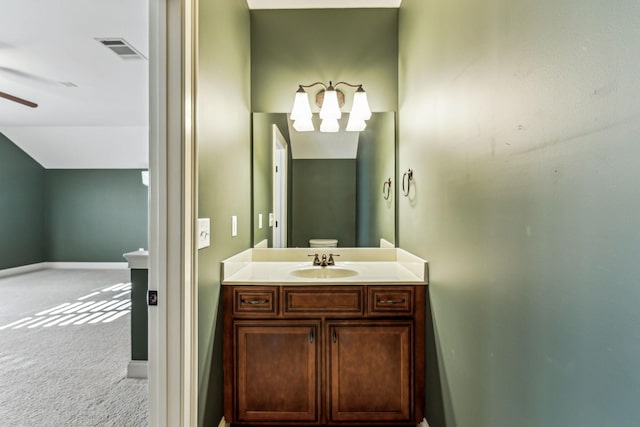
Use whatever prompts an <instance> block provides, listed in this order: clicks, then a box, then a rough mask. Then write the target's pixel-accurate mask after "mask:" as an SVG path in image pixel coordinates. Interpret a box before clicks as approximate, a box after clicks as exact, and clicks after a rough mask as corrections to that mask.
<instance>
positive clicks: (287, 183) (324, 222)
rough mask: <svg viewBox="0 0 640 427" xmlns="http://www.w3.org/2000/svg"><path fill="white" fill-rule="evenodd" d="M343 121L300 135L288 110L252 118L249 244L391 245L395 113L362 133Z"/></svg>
mask: <svg viewBox="0 0 640 427" xmlns="http://www.w3.org/2000/svg"><path fill="white" fill-rule="evenodd" d="M346 120H348V117H343V119H341V123H340V129H341V131H340V132H336V133H323V132H297V131H296V130H294V129H293V127H292V125H291V122H290V120H289V119H288V114H286V113H254V114H253V224H254V226H253V243H254V245H259V246H268V247H309V246H310V245H311V246H313V245H314V244H319V245H321V246H325V245H329V246H330V245H331V244H337V246H339V247H378V246H380V239H385V240H387V241H389V242H390V243H393V244H395V241H396V240H395V229H396V226H395V214H396V189H397V183H396V182H394V181H393V180H394V178H395V176H396V174H395V162H396V160H395V152H396V142H395V113H393V112H388V113H374V114H373V116H372V117H371V119H370V120H369V121H368V123H367V127H366V129H365V130H364V131H362V132H346V131H344V130H342V129H345V127H346ZM314 121H316V122H317V123H316V124H319V119H318V117H317V116H315V117H314ZM318 128H319V126H318V125H316V129H318ZM389 180H391V181H390V182H389Z"/></svg>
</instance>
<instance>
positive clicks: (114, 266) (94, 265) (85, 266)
mask: <svg viewBox="0 0 640 427" xmlns="http://www.w3.org/2000/svg"><path fill="white" fill-rule="evenodd" d="M48 268H57V269H61V270H62V269H66V270H126V269H127V268H129V265H128V264H127V263H126V262H38V263H35V264H29V265H21V266H20V267H12V268H5V269H2V270H0V277H8V276H15V275H16V274H24V273H30V272H33V271H38V270H46V269H48Z"/></svg>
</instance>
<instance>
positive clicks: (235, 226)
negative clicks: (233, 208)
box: [231, 215, 238, 237]
mask: <svg viewBox="0 0 640 427" xmlns="http://www.w3.org/2000/svg"><path fill="white" fill-rule="evenodd" d="M237 235H238V217H237V216H236V215H233V216H232V217H231V237H236V236H237Z"/></svg>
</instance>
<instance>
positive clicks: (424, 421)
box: [417, 418, 429, 427]
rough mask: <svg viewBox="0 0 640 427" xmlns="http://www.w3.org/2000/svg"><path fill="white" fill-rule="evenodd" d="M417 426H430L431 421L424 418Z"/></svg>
mask: <svg viewBox="0 0 640 427" xmlns="http://www.w3.org/2000/svg"><path fill="white" fill-rule="evenodd" d="M417 427H429V423H428V422H427V419H426V418H423V419H422V422H421V423H420V424H418V426H417Z"/></svg>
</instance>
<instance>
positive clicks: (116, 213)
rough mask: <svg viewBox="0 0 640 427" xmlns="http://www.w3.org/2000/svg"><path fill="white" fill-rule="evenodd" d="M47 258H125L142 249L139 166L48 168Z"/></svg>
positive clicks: (143, 190) (143, 202)
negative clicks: (137, 167) (133, 167)
mask: <svg viewBox="0 0 640 427" xmlns="http://www.w3.org/2000/svg"><path fill="white" fill-rule="evenodd" d="M45 175H46V193H45V197H44V199H45V201H46V214H45V224H46V230H47V231H46V236H47V238H46V247H47V261H54V262H55V261H58V262H63V261H64V262H125V261H124V259H123V258H122V254H124V253H126V252H131V251H135V250H138V248H146V247H147V246H148V245H147V205H148V195H147V194H148V193H147V187H146V186H145V185H144V184H143V183H142V178H141V174H140V170H133V169H108V170H106V169H47V170H46V172H45Z"/></svg>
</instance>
